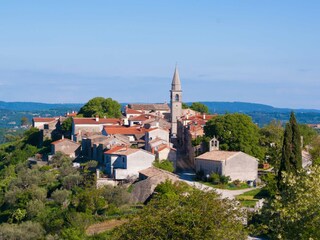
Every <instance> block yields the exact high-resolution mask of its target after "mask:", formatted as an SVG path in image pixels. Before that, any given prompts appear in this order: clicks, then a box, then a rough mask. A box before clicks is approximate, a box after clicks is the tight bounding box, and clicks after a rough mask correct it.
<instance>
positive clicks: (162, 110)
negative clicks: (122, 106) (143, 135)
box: [128, 103, 170, 117]
mask: <svg viewBox="0 0 320 240" xmlns="http://www.w3.org/2000/svg"><path fill="white" fill-rule="evenodd" d="M128 108H130V109H133V110H136V111H140V112H143V113H145V114H149V113H150V114H154V115H155V116H158V117H165V116H166V115H167V114H169V113H170V108H169V105H168V104H167V103H152V104H129V105H128Z"/></svg>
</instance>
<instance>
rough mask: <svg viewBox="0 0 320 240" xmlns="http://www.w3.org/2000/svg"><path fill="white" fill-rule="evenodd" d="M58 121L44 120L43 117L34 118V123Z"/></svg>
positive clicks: (52, 119) (54, 119)
mask: <svg viewBox="0 0 320 240" xmlns="http://www.w3.org/2000/svg"><path fill="white" fill-rule="evenodd" d="M56 120H57V118H42V117H34V118H33V121H34V122H53V121H56Z"/></svg>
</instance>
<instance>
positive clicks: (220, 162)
mask: <svg viewBox="0 0 320 240" xmlns="http://www.w3.org/2000/svg"><path fill="white" fill-rule="evenodd" d="M195 165H196V171H197V172H198V171H203V173H204V174H205V175H208V174H211V173H218V174H220V175H224V176H229V177H230V178H231V180H232V181H234V180H237V179H239V180H241V181H254V180H256V179H257V178H258V159H256V158H254V157H252V156H250V155H248V154H246V153H243V152H240V151H239V152H232V151H220V150H212V151H210V152H206V153H204V154H202V155H200V156H198V157H196V158H195Z"/></svg>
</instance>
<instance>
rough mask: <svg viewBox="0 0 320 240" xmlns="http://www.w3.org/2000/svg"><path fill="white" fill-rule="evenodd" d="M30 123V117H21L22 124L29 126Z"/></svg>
mask: <svg viewBox="0 0 320 240" xmlns="http://www.w3.org/2000/svg"><path fill="white" fill-rule="evenodd" d="M28 123H29V121H28V118H26V117H22V118H21V126H27V125H28Z"/></svg>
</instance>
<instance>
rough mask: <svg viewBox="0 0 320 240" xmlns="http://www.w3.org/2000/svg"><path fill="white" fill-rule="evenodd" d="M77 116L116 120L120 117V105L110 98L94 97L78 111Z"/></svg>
mask: <svg viewBox="0 0 320 240" xmlns="http://www.w3.org/2000/svg"><path fill="white" fill-rule="evenodd" d="M79 115H83V116H84V117H95V116H97V115H98V116H99V117H108V118H118V117H120V116H121V105H120V104H119V103H118V102H117V101H115V100H112V98H103V97H95V98H92V99H91V100H89V101H88V102H87V103H86V104H85V105H84V106H83V107H82V108H81V109H80V111H79Z"/></svg>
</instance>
